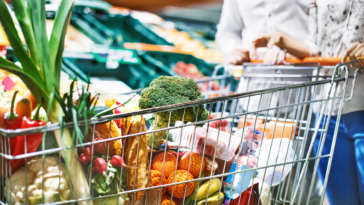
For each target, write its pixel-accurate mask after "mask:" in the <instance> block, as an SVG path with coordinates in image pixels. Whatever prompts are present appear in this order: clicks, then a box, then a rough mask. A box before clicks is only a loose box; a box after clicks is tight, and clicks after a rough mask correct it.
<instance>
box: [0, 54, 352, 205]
mask: <svg viewBox="0 0 364 205" xmlns="http://www.w3.org/2000/svg"><path fill="white" fill-rule="evenodd" d="M354 64H358V62H357V61H356V62H351V63H350V64H343V65H339V66H336V67H335V68H334V69H333V75H332V76H331V77H330V78H329V79H328V78H327V76H326V77H324V79H321V78H319V77H318V76H313V75H310V76H309V75H307V76H306V77H307V78H309V79H310V80H307V81H306V82H297V83H292V84H291V83H290V85H285V86H278V87H273V88H265V89H260V90H256V91H247V92H242V93H238V92H236V93H235V94H231V95H225V93H224V95H222V96H219V97H215V98H206V99H203V100H199V101H193V102H188V103H181V104H175V105H169V106H163V107H156V108H151V109H144V110H135V111H131V112H126V113H120V114H114V115H109V116H105V117H101V118H92V119H90V120H89V121H88V122H87V124H86V123H85V122H83V121H81V122H79V126H85V125H87V126H89V128H90V130H91V132H90V133H89V134H88V137H90V140H85V142H84V143H79V141H78V140H75V146H74V147H67V148H48V149H44V148H43V149H41V150H39V151H36V152H33V153H25V154H21V155H17V156H12V155H11V154H10V141H11V139H13V138H14V137H18V136H24V138H25V141H26V139H27V136H30V135H31V134H33V133H39V132H42V133H44V139H45V140H48V139H50V138H51V137H50V136H51V134H52V132H55V131H57V132H58V131H62V130H63V129H72V127H74V125H73V124H72V123H68V124H63V125H59V124H49V125H47V126H46V127H41V128H32V129H26V130H5V129H0V134H1V135H2V138H1V140H2V141H1V142H2V144H1V147H0V157H1V160H0V162H1V165H0V170H1V171H0V173H1V179H0V181H1V188H0V193H1V194H0V203H1V204H32V203H33V204H34V201H30V200H29V197H31V196H34V194H35V193H34V189H35V187H34V185H30V184H29V183H33V182H31V181H32V180H34V178H36V177H38V178H40V181H38V186H36V189H37V190H38V191H39V192H40V194H39V195H40V199H39V200H40V201H36V202H37V204H38V202H39V204H42V203H44V204H45V203H49V204H75V203H77V204H100V203H101V204H111V203H112V204H161V202H163V204H177V203H180V204H184V203H185V202H186V200H187V199H188V197H190V196H191V194H192V192H191V190H192V191H194V190H199V188H200V187H202V186H204V183H207V184H208V186H207V187H208V188H207V192H206V193H205V195H206V196H204V197H203V198H204V199H205V201H198V200H197V198H198V197H197V195H196V198H195V199H191V198H189V199H190V200H192V202H191V203H192V204H197V203H198V204H207V202H208V200H207V199H208V197H209V196H211V194H213V193H209V190H210V189H211V190H212V189H214V190H215V192H214V193H215V194H217V198H216V200H214V201H213V202H214V203H216V204H221V203H222V200H223V199H224V198H225V196H224V195H220V193H224V191H225V192H226V190H227V189H228V186H227V184H226V183H225V182H226V180H227V179H226V177H227V178H229V177H230V181H229V182H230V184H234V181H235V180H238V178H239V177H240V179H239V180H242V179H241V176H242V174H243V175H244V176H245V174H244V173H248V172H254V174H253V176H252V177H250V178H249V177H247V178H246V179H245V178H244V179H243V180H242V183H243V184H244V180H247V181H248V185H249V184H250V185H253V184H255V183H259V191H258V192H259V193H260V195H259V197H258V198H259V201H260V203H262V204H271V203H275V204H277V203H278V204H303V203H307V204H309V201H310V199H311V197H312V196H311V195H312V190H313V185H312V184H313V182H314V181H315V180H316V174H314V175H313V177H312V179H311V182H308V183H309V184H308V186H309V191H308V194H303V193H305V192H304V179H305V177H306V174H307V173H308V172H309V171H311V172H312V173H317V169H318V163H319V161H320V159H323V158H327V159H328V160H329V165H330V164H331V161H332V156H333V154H334V153H333V150H334V149H333V148H334V146H335V139H336V135H337V129H336V130H335V137H334V141H333V143H332V149H331V151H330V153H329V154H322V148H321V149H319V150H317V154H316V155H315V156H312V155H311V153H312V150H313V144H314V142H315V140H319V141H321V142H322V141H325V137H326V135H325V134H321V135H320V134H318V133H319V132H320V133H324V132H321V131H327V130H326V129H327V126H326V123H327V122H328V121H329V119H330V118H331V116H332V115H333V114H335V115H337V116H338V119H340V115H341V110H342V107H343V104H344V102H345V101H346V100H350V98H351V97H352V95H353V89H354V86H355V79H356V77H357V73H358V72H356V73H355V76H349V73H348V69H349V67H350V66H352V65H354ZM277 68H278V67H272V69H277ZM269 75H270V74H269ZM269 75H268V76H269ZM224 77H226V78H228V79H231V78H232V77H231V76H223V77H221V78H219V77H217V78H216V77H215V78H213V79H212V80H213V81H216V80H222V79H223V78H224ZM245 77H246V76H245ZM253 77H256V76H253ZM287 77H289V78H292V76H287ZM351 77H354V81H353V84H352V88H351V93H349V95H346V93H345V90H346V89H345V88H346V87H347V84H348V80H349V79H350V78H351ZM242 78H244V76H242ZM313 78H315V79H314V80H312V79H313ZM300 79H302V76H301V77H300ZM290 81H291V80H290ZM225 82H226V81H225ZM327 88H328V89H327ZM339 88H342V90H341V91H340V89H339ZM263 96H268V98H267V99H268V101H267V104H266V106H265V107H263V108H262V107H260V105H261V103H262V101H263ZM282 96H286V100H285V101H284V99H283V97H282ZM252 98H258V101H257V102H256V103H257V105H254V108H252V103H251V102H252ZM273 98H276V99H278V100H277V102H273V100H272V99H273ZM335 103H338V105H339V106H338V107H337V110H336V111H337V112H335V111H334V110H335V109H336V108H335V107H334V106H333V105H334V104H335ZM200 105H203V106H204V107H205V108H206V109H207V110H208V113H209V114H208V115H209V117H208V118H207V120H203V121H198V122H197V121H195V122H189V123H187V124H184V123H175V124H172V123H171V115H172V112H173V111H176V110H182V111H183V112H182V113H183V116H182V119H185V114H186V110H187V109H189V108H196V107H198V106H200ZM239 107H240V108H239ZM315 108H318V109H317V110H315ZM213 110H215V112H216V111H218V114H214V113H213ZM271 111H274V112H273V115H272V114H271ZM161 112H167V113H169V119H168V127H167V128H163V129H159V130H153V131H151V130H150V131H147V130H146V127H147V126H148V123H147V122H146V123H145V124H146V125H147V126H146V125H145V124H144V122H145V120H144V118H145V117H146V116H150V115H151V114H157V113H161ZM313 113H315V114H316V116H317V119H318V120H315V122H320V121H321V120H322V119H324V118H325V117H324V116H326V121H325V123H324V126H320V123H315V122H314V120H313V117H312V116H313ZM212 116H214V118H213V119H211V117H212ZM132 119H139V123H137V124H132V125H129V128H128V123H133V122H132ZM114 120H124V123H125V124H124V126H123V127H122V128H121V133H123V134H122V135H120V136H113V133H112V128H111V126H109V127H108V128H109V129H108V130H106V132H105V133H104V134H106V135H105V136H103V137H102V138H104V139H103V140H98V141H94V139H95V137H96V136H97V135H98V134H99V135H101V132H100V133H97V127H98V126H99V125H105V123H110V124H111V123H112V122H113V121H114ZM225 120H228V121H227V122H228V123H227V124H224V121H225ZM182 121H183V120H182ZM130 126H134V128H136V129H137V130H136V132H128V130H127V129H130ZM336 126H338V123H337V124H336ZM247 129H252V130H256V129H258V130H259V133H260V135H262V136H266V139H265V140H266V141H262V142H261V143H258V145H259V146H257V147H256V151H255V154H254V157H255V160H256V163H253V165H252V164H249V162H251V161H250V160H249V158H253V155H252V154H248V155H246V157H247V158H244V159H245V161H244V160H243V162H242V161H239V157H241V156H245V155H242V154H241V153H243V149H244V146H243V144H244V145H246V146H253V144H254V143H256V142H255V141H253V140H251V141H249V140H248V141H247V139H246V138H245V137H246V136H245V135H244V133H245V131H246V130H247ZM188 130H189V131H190V132H189V133H190V135H184V133H186V132H187V131H188ZM161 131H164V132H166V133H167V136H168V134H169V133H170V134H171V135H173V137H171V138H172V139H170V140H168V139H165V141H164V145H162V146H161V147H160V148H159V150H158V151H156V150H151V149H149V148H148V149H145V143H146V140H147V136H146V135H148V134H149V135H150V136H152V142H153V137H154V136H155V135H156V133H158V132H161ZM213 131H214V132H213ZM200 133H204V134H202V135H201V134H200ZM210 134H211V135H210ZM207 135H209V136H211V137H207ZM255 135H257V134H256V133H255V132H253V134H252V136H251V138H254V136H255ZM224 137H225V138H226V139H227V141H226V143H225V141H224V139H223V138H224ZM185 138H187V143H184V144H183V140H184V139H185ZM263 138H264V137H263ZM85 139H86V136H85ZM283 141H285V142H287V143H286V146H283ZM131 142H132V143H131ZM247 142H249V143H247ZM100 143H107V149H106V150H105V159H106V161H107V162H108V161H109V159H110V158H111V157H112V156H111V151H110V147H113V146H114V144H115V143H118V144H120V145H121V146H120V147H119V148H120V149H119V150H117V151H118V153H119V154H120V155H121V156H122V157H123V158H124V159H126V158H130V153H128V150H133V152H134V158H133V159H132V160H131V159H129V160H126V162H127V163H129V164H128V165H129V167H127V168H122V169H120V170H119V171H120V173H119V174H120V176H123V173H124V174H125V173H126V177H124V178H121V180H119V181H118V182H117V183H118V184H119V186H118V187H119V188H120V189H119V190H117V191H116V192H114V193H111V192H110V193H106V194H95V193H94V192H93V190H94V188H93V187H92V186H93V181H92V180H93V176H94V175H93V174H92V170H91V169H88V167H81V166H75V167H76V168H77V170H75V172H85V176H86V177H87V181H88V184H87V186H88V189H87V190H89V193H88V195H89V197H86V198H78V197H77V196H76V192H77V191H75V190H76V189H81V186H83V185H80V184H77V183H76V182H77V179H75V178H72V177H71V179H70V180H71V182H72V185H70V186H71V187H70V193H69V194H68V197H66V199H65V198H57V199H55V200H53V199H54V198H53V199H52V200H51V201H50V202H47V201H46V200H45V199H46V197H47V194H49V193H51V195H52V197H54V196H55V195H56V193H60V192H61V191H62V189H63V188H64V187H61V186H64V184H65V183H66V182H65V181H64V180H65V179H61V177H64V176H65V175H67V173H64V169H61V168H60V167H63V165H62V166H61V164H64V161H63V159H62V155H63V154H64V152H66V151H72V150H73V151H74V156H75V157H74V158H72V159H69V160H71V163H78V162H77V160H76V158H77V157H78V154H77V153H78V152H77V151H79V148H83V147H90V148H91V150H92V153H91V158H93V155H94V153H93V151H94V149H95V145H97V144H100ZM143 143H144V144H143ZM276 143H277V144H276ZM249 144H250V145H249ZM276 145H278V146H276ZM281 149H282V150H281ZM289 150H293V155H292V156H293V157H291V158H290V157H289V155H290V154H289V153H291V152H290V151H289ZM25 151H26V150H25ZM114 151H115V150H114ZM191 151H193V152H194V153H195V154H197V155H198V156H199V157H202V160H200V161H198V160H197V161H196V159H195V156H194V155H193V154H190V155H188V156H189V157H188V158H187V157H185V156H186V155H183V156H182V154H181V153H184V152H191ZM273 151H274V152H273ZM171 152H174V155H173V156H174V157H172V158H173V159H175V161H174V163H172V164H170V162H171V161H170V159H169V157H170V153H171ZM231 153H232V154H231ZM273 153H274V154H273ZM157 154H160V155H159V156H162V157H161V158H160V160H159V161H158V162H159V164H158V163H157V165H156V164H154V161H155V157H156V155H157ZM48 156H53V157H54V158H55V159H57V163H58V166H57V165H54V167H55V168H54V167H53V168H54V169H56V171H58V172H59V175H56V177H58V178H59V180H58V181H57V180H56V181H53V183H52V184H47V181H46V178H45V174H46V173H47V171H49V170H47V167H48V164H47V163H46V161H45V160H44V159H45V158H46V157H48ZM263 156H266V158H267V160H266V161H260V159H261V158H263ZM35 157H39V158H40V159H42V160H41V161H40V162H41V163H40V164H39V165H41V167H42V168H40V170H41V171H40V172H39V173H37V174H33V175H29V173H30V172H31V170H32V169H33V168H34V164H32V163H31V162H32V160H34V159H35ZM279 157H281V159H280V160H279ZM197 158H198V157H197ZM270 158H271V159H273V161H272V160H269V159H270ZM21 159H24V160H25V161H26V164H25V166H24V168H23V169H22V170H23V173H22V174H16V173H15V174H14V173H12V170H9V163H11V161H14V160H21ZM182 159H183V160H187V168H186V166H183V167H184V168H181V167H182V166H181V160H182ZM172 161H173V160H172ZM265 162H266V163H265ZM93 163H94V161H93V160H91V162H90V167H92V165H93ZM234 163H236V164H237V165H236V167H235V169H234V168H231V167H232V165H233V164H234ZM244 163H245V164H244ZM309 163H313V164H314V166H309ZM203 164H205V169H202V166H203ZM206 164H209V166H207V165H206ZM158 165H159V167H158ZM215 165H217V166H218V167H215ZM241 165H245V166H246V167H248V168H246V169H244V170H240V169H239V168H238V167H239V166H241ZM196 167H197V168H196ZM214 167H215V168H214ZM141 169H143V171H140V170H141ZM155 169H158V170H160V172H161V176H162V177H159V178H158V179H159V180H160V183H158V184H155V183H153V180H152V179H151V177H152V175H153V170H155ZM182 169H183V170H185V171H183V172H177V170H182ZM272 169H273V172H272V171H271V170H272ZM310 169H311V170H310ZM196 170H197V172H196ZM276 170H279V171H276ZM287 170H289V171H287ZM167 171H168V172H170V174H169V176H168V178H167V183H163V180H162V178H163V176H164V174H165V173H166V172H167ZM329 171H330V166H328V167H327V173H326V177H325V180H324V182H323V184H324V188H323V190H322V191H321V192H322V193H324V191H325V188H326V186H327V180H328V177H329ZM61 172H62V173H61ZM268 172H270V173H271V174H272V175H270V176H268V174H267V173H268ZM283 173H286V174H285V175H283ZM275 174H277V175H279V177H278V183H276V184H273V183H272V181H273V178H274V175H275ZM131 176H133V177H131ZM258 176H260V178H259V179H258ZM10 179H11V180H10ZM106 179H107V177H106V178H105V180H106ZM213 179H219V186H218V188H216V187H213V183H215V182H212V180H213ZM15 183H16V184H17V185H14V184H15ZM18 184H19V185H18ZM28 184H29V185H28ZM250 185H249V189H251V190H253V186H250ZM306 185H307V184H306ZM310 185H311V186H310ZM5 186H6V188H5ZM214 186H215V184H214ZM9 187H10V190H9ZM46 188H49V189H50V190H47V191H45V189H46ZM164 190H167V191H164ZM242 191H245V190H242ZM119 196H125V197H127V198H129V200H127V201H124V200H119V198H118V197H119ZM323 196H324V194H322V195H321V198H320V200H319V202H320V204H322V203H323V199H324V197H323ZM115 197H116V199H117V200H115V201H113V202H110V201H108V199H111V198H115ZM199 198H200V197H199ZM200 200H201V199H200ZM237 200H239V201H240V200H243V197H242V195H240V196H239V197H238V198H237ZM250 200H253V199H251V195H250V196H249V197H248V201H250ZM210 202H211V201H210ZM257 204H258V203H257Z"/></svg>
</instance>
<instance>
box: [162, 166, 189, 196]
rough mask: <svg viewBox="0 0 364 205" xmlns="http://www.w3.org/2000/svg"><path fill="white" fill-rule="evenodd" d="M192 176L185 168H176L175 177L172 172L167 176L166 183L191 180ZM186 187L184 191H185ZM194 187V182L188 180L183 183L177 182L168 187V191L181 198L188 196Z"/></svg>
mask: <svg viewBox="0 0 364 205" xmlns="http://www.w3.org/2000/svg"><path fill="white" fill-rule="evenodd" d="M187 175H188V178H187ZM193 179H194V178H193V176H192V174H191V173H188V172H187V171H186V170H177V172H176V177H174V172H173V173H172V174H171V175H170V176H169V177H168V184H171V183H177V182H183V181H187V180H193ZM185 189H186V192H185ZM194 189H195V182H188V183H183V184H178V185H174V186H169V187H168V193H169V194H170V195H172V191H173V197H175V198H177V199H182V198H184V197H188V196H189V195H191V194H192V192H193V190H194Z"/></svg>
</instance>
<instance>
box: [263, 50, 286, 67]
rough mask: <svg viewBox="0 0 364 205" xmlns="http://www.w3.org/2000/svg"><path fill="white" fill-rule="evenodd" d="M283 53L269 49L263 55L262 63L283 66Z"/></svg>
mask: <svg viewBox="0 0 364 205" xmlns="http://www.w3.org/2000/svg"><path fill="white" fill-rule="evenodd" d="M284 58H285V53H284V51H282V50H277V49H269V50H268V51H267V52H266V53H265V55H264V63H267V64H276V65H283V62H284Z"/></svg>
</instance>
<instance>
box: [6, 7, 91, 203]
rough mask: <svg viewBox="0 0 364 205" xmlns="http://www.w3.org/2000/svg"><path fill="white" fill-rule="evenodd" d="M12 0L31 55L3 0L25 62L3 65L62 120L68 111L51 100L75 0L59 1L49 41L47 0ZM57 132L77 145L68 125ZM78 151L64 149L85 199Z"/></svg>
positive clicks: (62, 142) (62, 143)
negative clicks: (76, 155)
mask: <svg viewBox="0 0 364 205" xmlns="http://www.w3.org/2000/svg"><path fill="white" fill-rule="evenodd" d="M25 2H26V3H25ZM12 4H13V7H14V13H15V16H16V18H17V20H18V22H19V24H20V28H21V30H22V33H23V35H24V39H25V44H26V48H27V49H28V50H29V54H30V56H29V55H28V50H27V49H25V48H24V45H23V43H22V42H21V40H20V37H19V34H18V31H17V30H16V27H15V25H14V21H13V19H12V18H11V15H10V12H9V10H8V7H7V5H6V3H5V1H4V0H0V22H1V25H2V26H3V28H4V31H5V33H6V35H7V37H8V40H9V42H10V45H11V47H12V48H13V49H14V53H15V55H16V57H17V58H18V60H19V62H20V63H21V67H18V66H17V65H15V64H14V63H12V62H10V61H8V60H5V59H4V58H1V57H0V68H1V69H4V70H7V71H9V72H11V73H13V74H15V75H17V76H19V77H20V78H21V79H22V81H23V82H24V83H25V85H26V86H27V87H28V88H29V89H30V91H31V92H32V94H33V95H34V96H35V98H36V99H37V100H38V102H41V101H42V99H44V103H43V108H44V110H50V112H49V113H48V119H49V120H50V121H51V122H52V123H60V119H62V117H63V115H64V113H63V110H62V109H61V107H60V105H59V102H57V101H56V100H52V101H51V96H52V95H53V93H54V92H55V91H56V90H59V84H60V76H61V62H62V55H63V50H64V41H65V34H66V30H67V26H68V23H69V20H70V16H71V13H72V8H73V5H74V0H63V1H62V2H61V4H60V5H59V8H58V12H57V15H56V18H55V22H54V26H53V30H52V33H51V38H50V40H49V41H48V38H47V31H46V11H45V0H27V1H25V0H12ZM50 101H51V102H50ZM48 108H49V109H48ZM54 133H55V136H56V140H57V143H58V146H59V147H63V148H65V147H68V146H73V141H72V137H71V134H70V132H69V130H68V129H62V130H57V131H55V132H54ZM64 150H65V149H64ZM76 153H77V152H76V149H75V148H74V149H68V150H66V151H64V152H61V154H62V156H63V158H64V159H65V162H66V165H67V167H68V173H69V176H70V180H71V182H72V184H73V188H74V191H75V198H76V199H85V198H88V197H89V196H90V190H89V186H88V184H87V179H86V176H85V173H84V172H83V169H82V166H81V164H80V163H79V162H78V160H76V159H75V157H74V155H75V154H76ZM78 204H82V205H83V204H85V205H86V204H91V205H92V201H86V200H84V201H79V202H78Z"/></svg>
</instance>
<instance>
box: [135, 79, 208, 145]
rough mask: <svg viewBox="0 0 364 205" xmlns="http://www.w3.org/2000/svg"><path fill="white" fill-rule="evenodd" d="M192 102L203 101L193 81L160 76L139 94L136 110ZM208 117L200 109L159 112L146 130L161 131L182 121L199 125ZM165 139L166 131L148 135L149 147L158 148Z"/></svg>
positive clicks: (206, 113)
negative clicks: (196, 122) (197, 122)
mask: <svg viewBox="0 0 364 205" xmlns="http://www.w3.org/2000/svg"><path fill="white" fill-rule="evenodd" d="M195 100H202V94H201V92H200V91H199V89H198V86H197V84H196V82H195V81H193V80H192V79H189V78H184V77H176V76H173V77H170V76H160V77H158V78H157V79H155V80H153V81H152V83H151V84H150V86H149V87H148V88H145V89H144V90H143V92H142V93H141V94H140V98H139V107H140V108H142V109H146V108H153V107H159V106H166V105H172V104H177V103H186V102H192V101H195ZM207 117H208V112H207V110H206V108H205V107H204V106H203V105H198V106H195V107H189V108H185V109H178V110H173V111H172V112H168V111H167V112H159V113H156V116H155V121H154V122H153V124H152V125H151V126H150V128H149V130H150V131H154V130H159V129H163V128H166V127H168V126H171V125H174V124H175V123H176V122H177V121H182V120H183V121H184V122H185V123H187V122H195V121H196V120H197V121H202V120H206V119H207ZM196 118H197V119H196ZM166 135H167V131H166V130H163V131H158V132H155V133H150V134H147V136H148V145H149V147H153V148H155V149H157V148H159V147H160V145H161V144H162V143H163V138H164V137H165V136H166Z"/></svg>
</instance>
